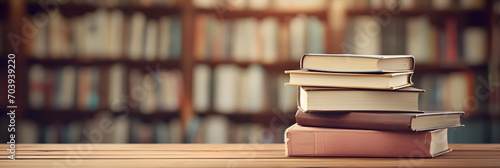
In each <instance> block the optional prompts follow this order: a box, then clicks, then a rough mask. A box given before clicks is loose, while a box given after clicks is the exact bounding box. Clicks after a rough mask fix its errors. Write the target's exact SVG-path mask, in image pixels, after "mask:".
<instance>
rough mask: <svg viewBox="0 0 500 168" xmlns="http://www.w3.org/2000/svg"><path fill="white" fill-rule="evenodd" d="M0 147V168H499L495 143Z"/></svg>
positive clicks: (498, 148)
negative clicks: (317, 147) (327, 152)
mask: <svg viewBox="0 0 500 168" xmlns="http://www.w3.org/2000/svg"><path fill="white" fill-rule="evenodd" d="M7 147H8V146H7V145H6V144H1V145H0V149H2V148H3V149H2V150H0V167H9V168H10V167H14V168H16V167H19V168H23V167H26V168H28V167H29V168H31V167H51V168H56V167H82V168H86V167H120V168H121V167H145V168H149V167H412V168H413V167H500V144H450V148H452V149H453V151H452V152H450V153H448V154H445V155H443V156H440V157H437V158H426V159H424V158H349V157H287V156H285V151H284V144H17V145H16V160H15V161H13V160H8V159H7V155H8V152H7V151H6V150H4V149H7Z"/></svg>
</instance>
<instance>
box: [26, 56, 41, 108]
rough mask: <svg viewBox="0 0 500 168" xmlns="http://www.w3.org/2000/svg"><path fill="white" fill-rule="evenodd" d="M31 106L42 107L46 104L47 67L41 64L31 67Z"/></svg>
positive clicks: (29, 97)
mask: <svg viewBox="0 0 500 168" xmlns="http://www.w3.org/2000/svg"><path fill="white" fill-rule="evenodd" d="M28 74H29V87H30V89H29V92H28V93H29V94H28V95H29V96H28V101H29V106H30V108H33V109H40V108H42V107H43V105H44V102H45V101H44V100H45V92H44V90H45V88H44V83H45V68H44V67H43V66H41V65H39V64H35V65H33V66H31V67H30V68H29V72H28Z"/></svg>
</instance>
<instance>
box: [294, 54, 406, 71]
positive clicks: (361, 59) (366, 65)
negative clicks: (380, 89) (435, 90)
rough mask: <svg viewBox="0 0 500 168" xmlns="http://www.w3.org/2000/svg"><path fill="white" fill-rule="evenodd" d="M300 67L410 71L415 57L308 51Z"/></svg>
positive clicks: (332, 69)
mask: <svg viewBox="0 0 500 168" xmlns="http://www.w3.org/2000/svg"><path fill="white" fill-rule="evenodd" d="M300 68H301V69H307V70H311V71H324V72H349V73H386V72H409V71H413V69H414V68H415V58H414V57H413V56H412V55H355V54H314V53H308V54H305V55H304V56H302V58H301V59H300Z"/></svg>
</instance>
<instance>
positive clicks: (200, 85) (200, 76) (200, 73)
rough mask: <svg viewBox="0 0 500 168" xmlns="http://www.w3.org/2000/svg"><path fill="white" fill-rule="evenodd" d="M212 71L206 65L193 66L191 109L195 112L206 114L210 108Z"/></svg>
mask: <svg viewBox="0 0 500 168" xmlns="http://www.w3.org/2000/svg"><path fill="white" fill-rule="evenodd" d="M210 79H212V70H211V69H210V67H209V66H208V65H205V64H198V65H195V67H194V70H193V108H194V110H195V111H196V112H206V111H207V110H208V109H209V108H210V91H211V90H212V89H211V88H212V86H211V83H210Z"/></svg>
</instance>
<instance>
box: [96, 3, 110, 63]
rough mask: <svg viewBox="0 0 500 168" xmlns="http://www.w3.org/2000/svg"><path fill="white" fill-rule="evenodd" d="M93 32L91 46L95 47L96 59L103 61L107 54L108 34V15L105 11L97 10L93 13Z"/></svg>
mask: <svg viewBox="0 0 500 168" xmlns="http://www.w3.org/2000/svg"><path fill="white" fill-rule="evenodd" d="M94 23H95V25H94V31H95V38H96V39H94V40H93V44H94V47H95V50H96V52H95V54H96V57H98V58H100V59H103V58H105V56H106V54H107V49H108V48H109V46H108V44H109V43H108V42H107V41H108V34H109V26H108V24H109V14H108V11H107V10H106V9H103V8H99V9H97V10H96V11H95V12H94Z"/></svg>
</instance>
